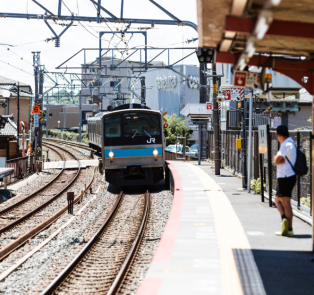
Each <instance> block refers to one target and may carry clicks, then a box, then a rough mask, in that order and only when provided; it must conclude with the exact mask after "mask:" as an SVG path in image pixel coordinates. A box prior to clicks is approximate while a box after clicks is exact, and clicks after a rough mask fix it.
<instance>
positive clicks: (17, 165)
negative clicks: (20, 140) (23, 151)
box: [7, 156, 35, 180]
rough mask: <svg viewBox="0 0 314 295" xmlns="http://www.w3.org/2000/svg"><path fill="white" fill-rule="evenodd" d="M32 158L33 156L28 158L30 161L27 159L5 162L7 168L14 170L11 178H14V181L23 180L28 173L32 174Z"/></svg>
mask: <svg viewBox="0 0 314 295" xmlns="http://www.w3.org/2000/svg"><path fill="white" fill-rule="evenodd" d="M33 157H34V156H31V157H30V161H28V160H29V159H28V157H21V158H15V159H11V160H8V161H7V167H8V168H14V173H13V176H12V177H13V178H15V180H16V179H19V178H23V177H24V176H25V175H27V174H28V173H32V172H34V171H35V169H34V163H33V162H34V160H33ZM29 163H30V166H29Z"/></svg>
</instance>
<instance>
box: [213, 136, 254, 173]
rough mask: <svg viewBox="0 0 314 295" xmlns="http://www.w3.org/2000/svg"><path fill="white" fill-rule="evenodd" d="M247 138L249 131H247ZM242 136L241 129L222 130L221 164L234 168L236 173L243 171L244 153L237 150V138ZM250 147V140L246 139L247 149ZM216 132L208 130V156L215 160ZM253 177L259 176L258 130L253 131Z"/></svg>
mask: <svg viewBox="0 0 314 295" xmlns="http://www.w3.org/2000/svg"><path fill="white" fill-rule="evenodd" d="M246 135H247V138H248V136H249V132H248V131H247V132H246ZM239 138H241V131H238V130H224V131H221V136H220V142H221V151H220V152H221V166H223V167H226V168H228V169H230V170H233V172H234V173H237V174H241V173H242V159H241V157H242V155H241V151H239V150H236V149H235V147H236V139H239ZM247 148H248V140H247V141H246V150H247ZM214 151H215V149H214V132H213V131H209V132H208V158H209V159H210V160H212V161H214V156H215V154H214ZM252 177H253V178H255V179H257V178H258V177H259V155H258V132H257V131H253V134H252Z"/></svg>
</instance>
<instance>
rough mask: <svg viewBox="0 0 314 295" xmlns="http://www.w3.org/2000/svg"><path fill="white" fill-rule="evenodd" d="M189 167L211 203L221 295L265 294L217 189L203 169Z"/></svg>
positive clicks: (238, 228) (227, 203)
mask: <svg viewBox="0 0 314 295" xmlns="http://www.w3.org/2000/svg"><path fill="white" fill-rule="evenodd" d="M186 165H188V166H189V167H190V168H191V170H193V172H194V173H195V174H196V175H197V176H198V177H199V179H200V181H201V182H202V184H203V186H204V187H205V190H206V193H207V195H208V197H209V200H210V202H211V206H212V210H213V214H214V219H215V226H216V232H217V238H218V244H219V251H220V260H221V271H222V286H223V294H224V295H242V294H245V295H247V294H252V295H264V294H266V292H265V289H264V286H263V283H262V280H261V277H260V274H259V271H258V269H257V266H256V264H255V260H254V257H253V254H252V252H251V248H250V244H249V241H248V239H247V236H246V234H245V232H244V230H243V227H242V225H241V222H240V220H239V218H238V217H237V215H236V213H235V211H234V210H233V208H232V205H231V203H230V201H229V199H228V197H227V196H226V195H225V193H224V192H223V191H222V190H221V188H220V186H219V185H218V184H217V183H216V182H215V181H214V180H213V179H212V178H211V177H210V176H209V175H208V174H206V172H204V171H203V170H202V169H200V168H198V167H197V166H195V165H192V164H186Z"/></svg>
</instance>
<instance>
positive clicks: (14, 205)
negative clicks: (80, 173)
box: [0, 149, 65, 215]
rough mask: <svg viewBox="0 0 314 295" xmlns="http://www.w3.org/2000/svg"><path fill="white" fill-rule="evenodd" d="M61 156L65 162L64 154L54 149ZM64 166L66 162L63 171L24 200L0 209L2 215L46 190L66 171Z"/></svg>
mask: <svg viewBox="0 0 314 295" xmlns="http://www.w3.org/2000/svg"><path fill="white" fill-rule="evenodd" d="M53 150H54V151H55V152H56V153H57V154H58V155H59V156H60V158H61V159H63V161H64V162H65V158H64V156H63V155H61V154H60V153H59V152H58V151H57V150H55V149H53ZM64 167H65V163H64V164H63V167H62V169H61V171H60V172H59V173H58V175H57V176H56V177H55V178H53V179H52V180H51V181H49V182H48V183H47V184H46V185H44V186H43V187H41V188H39V189H38V190H37V191H35V192H33V193H31V194H30V195H29V196H28V197H26V198H24V199H23V200H20V201H18V202H16V203H15V204H12V205H11V206H9V207H7V208H4V209H3V210H1V211H0V215H3V214H4V213H7V212H8V211H11V210H13V209H14V208H16V207H18V206H20V205H21V204H23V203H24V202H26V201H28V200H30V199H31V198H33V197H34V196H35V195H36V194H38V193H40V192H41V191H42V190H44V189H45V188H47V187H48V186H49V185H50V184H52V183H53V182H54V181H56V180H57V179H58V178H59V176H60V175H61V174H62V172H63V171H64Z"/></svg>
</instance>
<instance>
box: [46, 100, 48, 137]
mask: <svg viewBox="0 0 314 295" xmlns="http://www.w3.org/2000/svg"><path fill="white" fill-rule="evenodd" d="M48 103H49V102H48V94H47V95H46V138H48V127H49V104H48Z"/></svg>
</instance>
